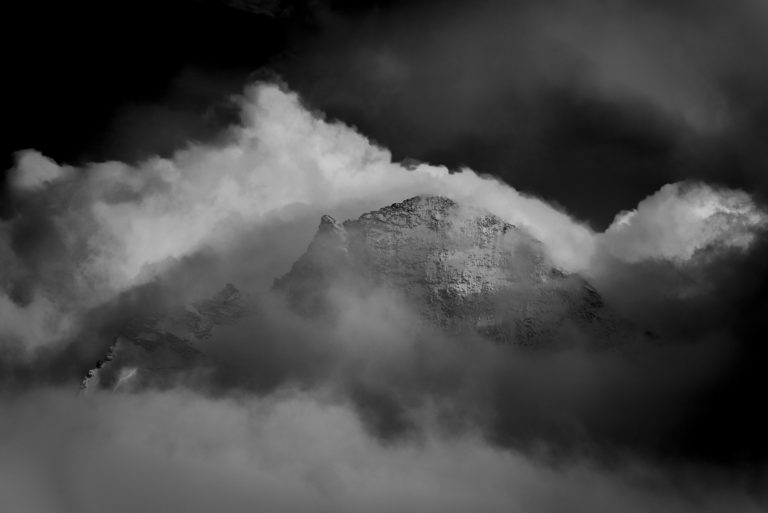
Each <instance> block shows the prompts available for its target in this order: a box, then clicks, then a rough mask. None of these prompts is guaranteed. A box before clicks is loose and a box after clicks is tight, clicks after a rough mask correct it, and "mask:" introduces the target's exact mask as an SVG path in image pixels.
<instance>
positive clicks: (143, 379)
mask: <svg viewBox="0 0 768 513" xmlns="http://www.w3.org/2000/svg"><path fill="white" fill-rule="evenodd" d="M344 287H353V288H355V289H356V290H357V291H361V290H368V289H370V288H373V287H387V288H389V289H390V290H391V291H394V292H395V293H396V294H399V295H400V296H401V298H402V304H403V305H406V307H407V308H411V309H412V310H413V311H414V312H417V313H418V315H419V317H420V318H421V319H423V320H424V322H427V323H431V324H433V325H435V326H437V327H439V328H442V329H445V330H447V331H449V332H451V333H453V334H457V335H461V334H466V333H472V334H477V335H480V336H483V337H486V338H490V339H492V340H494V341H497V342H501V343H508V344H514V345H517V346H526V347H532V348H545V347H547V348H556V347H572V346H581V347H588V348H601V347H611V346H614V345H616V344H617V343H618V342H619V341H620V340H627V339H629V338H631V337H633V336H634V334H635V332H636V331H637V330H635V329H634V328H632V327H631V326H630V325H629V323H627V322H625V321H622V320H620V319H619V318H618V317H617V316H616V315H614V313H613V312H612V311H611V309H610V308H609V307H607V306H606V305H605V304H604V302H603V300H602V298H601V296H600V294H599V293H598V292H597V291H596V290H595V289H594V288H593V287H592V286H591V285H590V284H589V283H588V282H587V281H586V280H584V279H583V278H582V277H580V276H578V275H576V274H568V273H566V272H563V271H562V270H560V269H558V268H557V267H556V266H555V265H554V264H553V263H552V261H551V259H550V258H549V257H548V256H547V252H546V250H545V248H544V246H543V245H542V243H541V242H539V241H538V240H536V239H535V238H534V237H533V236H531V235H530V234H529V233H528V232H527V231H526V230H524V229H522V228H521V227H517V226H514V225H512V224H510V223H508V222H506V221H504V220H503V219H501V218H499V217H497V216H495V215H493V214H490V213H488V212H486V211H483V210H480V209H477V208H471V207H467V206H462V205H459V204H457V203H456V202H454V201H452V200H450V199H448V198H444V197H439V196H417V197H414V198H410V199H408V200H405V201H403V202H401V203H395V204H393V205H390V206H388V207H385V208H382V209H380V210H376V211H373V212H369V213H367V214H363V215H362V216H360V217H359V218H358V219H354V220H348V221H345V222H343V223H340V222H338V221H336V220H335V219H333V218H332V217H330V216H327V215H325V216H323V217H322V218H321V220H320V226H319V228H318V231H317V234H316V235H315V237H314V238H313V240H312V241H311V242H310V244H309V247H308V248H307V250H306V252H305V253H304V254H303V255H302V256H301V257H300V258H299V259H298V260H297V261H296V262H295V263H294V264H293V266H292V267H291V269H290V271H289V272H288V273H287V274H285V275H284V276H282V277H280V278H278V279H276V280H275V283H274V287H273V289H274V292H276V293H278V294H280V295H283V296H284V297H285V299H286V300H287V304H288V305H290V308H292V309H293V310H295V311H296V312H297V313H299V314H301V315H304V316H309V317H317V316H332V315H333V314H334V310H335V309H336V308H338V304H336V302H335V301H334V299H333V298H334V297H335V296H334V295H333V294H332V292H334V291H338V289H339V288H342V289H343V288H344ZM248 311H249V308H248V306H247V305H246V304H245V302H244V300H243V298H242V296H241V294H240V292H239V291H238V290H237V289H236V288H235V287H234V286H233V285H227V286H226V287H225V288H224V289H223V290H222V291H221V292H220V293H219V294H218V295H216V296H215V297H213V298H211V299H209V300H205V301H200V302H197V303H194V304H193V305H190V306H187V307H186V308H180V309H178V310H177V311H172V312H165V313H158V315H157V316H155V317H152V318H142V319H135V320H133V321H131V322H129V323H128V324H126V325H125V327H124V329H123V330H122V332H121V333H120V334H119V335H118V336H117V338H116V339H115V342H114V344H113V345H112V347H111V349H110V351H109V354H108V355H107V356H106V358H105V359H104V360H103V361H101V362H99V364H98V365H97V366H96V368H94V369H93V370H91V371H90V372H89V374H88V376H87V377H86V379H85V380H84V383H83V387H84V388H85V389H93V388H111V389H117V388H121V387H128V386H133V385H131V384H134V385H135V384H136V383H142V384H144V385H154V386H157V385H163V384H165V383H168V382H169V381H173V380H176V379H179V378H180V377H181V376H183V375H184V374H185V373H188V372H189V370H190V369H192V368H200V367H204V366H205V365H206V361H207V358H208V356H206V341H207V339H209V338H210V337H211V334H212V333H213V332H214V331H215V329H216V328H217V326H221V325H224V324H231V323H235V322H237V321H238V320H239V319H240V318H241V317H243V316H244V315H245V314H246V312H248ZM182 371H183V372H182Z"/></svg>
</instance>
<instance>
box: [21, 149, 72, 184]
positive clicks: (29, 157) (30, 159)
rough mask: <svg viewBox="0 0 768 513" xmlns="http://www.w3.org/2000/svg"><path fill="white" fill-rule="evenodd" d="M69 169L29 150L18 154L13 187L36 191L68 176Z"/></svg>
mask: <svg viewBox="0 0 768 513" xmlns="http://www.w3.org/2000/svg"><path fill="white" fill-rule="evenodd" d="M67 172H68V168H66V167H61V166H59V165H58V164H56V162H54V161H53V160H51V159H49V158H48V157H46V156H45V155H43V154H41V153H40V152H37V151H34V150H28V151H23V152H20V153H18V155H17V161H16V167H14V168H13V172H12V173H11V177H10V183H11V187H13V188H15V189H17V190H19V191H24V190H34V189H39V188H41V187H44V186H45V185H46V184H48V183H50V182H54V181H56V180H58V179H60V178H63V177H64V176H66V174H67Z"/></svg>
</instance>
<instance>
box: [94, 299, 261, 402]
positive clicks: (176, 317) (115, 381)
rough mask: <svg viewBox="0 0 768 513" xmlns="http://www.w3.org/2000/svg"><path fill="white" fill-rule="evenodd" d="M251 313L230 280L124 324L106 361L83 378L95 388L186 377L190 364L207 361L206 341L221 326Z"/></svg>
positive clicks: (166, 382) (158, 383)
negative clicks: (208, 293) (203, 295)
mask: <svg viewBox="0 0 768 513" xmlns="http://www.w3.org/2000/svg"><path fill="white" fill-rule="evenodd" d="M247 313H248V305H247V304H246V302H245V300H244V299H243V297H242V294H241V293H240V291H239V290H237V288H235V286H234V285H232V284H227V285H226V286H225V287H224V289H222V290H221V291H220V292H219V293H218V294H216V295H215V296H214V297H213V298H211V299H206V300H203V301H199V302H196V303H193V304H191V305H188V306H187V307H185V308H179V309H177V310H173V311H169V312H159V313H158V315H157V316H154V317H144V318H137V319H132V320H131V321H129V322H128V323H126V324H125V325H124V326H123V328H122V330H121V332H120V334H119V335H118V336H117V337H116V338H115V342H114V343H113V344H112V346H110V348H109V352H108V353H107V355H106V357H105V358H104V360H101V361H99V362H98V363H97V364H96V367H95V368H93V369H91V370H90V371H89V372H88V374H87V376H86V377H85V379H84V380H83V383H82V388H83V390H85V391H89V390H93V389H96V388H108V389H112V390H117V389H118V388H129V387H133V386H136V385H137V384H139V383H140V384H141V385H142V386H153V387H160V388H162V387H165V386H169V385H172V384H174V383H179V382H183V381H184V379H185V378H187V377H189V376H187V374H188V373H189V372H190V371H191V370H192V369H200V370H202V369H204V368H205V367H206V365H207V364H208V363H209V362H208V358H207V356H206V351H205V345H206V343H207V342H208V341H209V340H210V338H211V336H212V334H213V331H214V330H215V329H216V327H217V326H222V325H227V324H232V323H235V322H237V321H238V320H240V319H241V318H242V317H243V316H245V315H246V314H247Z"/></svg>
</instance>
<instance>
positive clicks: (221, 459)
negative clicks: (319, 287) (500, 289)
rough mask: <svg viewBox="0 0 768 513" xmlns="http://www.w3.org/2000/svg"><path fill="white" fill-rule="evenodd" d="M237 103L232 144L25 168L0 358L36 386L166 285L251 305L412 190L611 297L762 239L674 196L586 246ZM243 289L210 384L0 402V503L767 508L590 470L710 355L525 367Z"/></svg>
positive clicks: (722, 487) (668, 351) (701, 380)
mask: <svg viewBox="0 0 768 513" xmlns="http://www.w3.org/2000/svg"><path fill="white" fill-rule="evenodd" d="M240 105H241V109H242V121H241V124H240V125H238V126H234V127H231V129H230V131H229V133H228V137H227V142H226V143H223V144H218V145H190V146H188V147H187V148H186V149H184V150H181V151H178V152H177V153H176V154H174V155H173V156H172V157H171V158H165V159H164V158H153V159H149V160H147V161H145V162H143V163H140V164H138V165H128V164H126V163H121V162H105V163H96V164H91V165H86V166H81V167H73V166H67V165H62V164H58V163H55V162H53V161H52V160H51V159H49V158H47V157H45V156H43V155H41V154H39V153H37V152H34V151H26V152H22V153H20V154H19V156H18V161H17V165H16V167H15V168H14V169H13V170H12V173H11V177H12V178H11V186H12V193H13V194H14V197H15V200H16V204H17V209H18V212H17V214H16V216H15V217H14V218H11V219H10V220H7V221H4V222H3V224H2V225H1V226H0V276H1V277H2V282H1V283H0V285H2V289H0V290H1V291H2V293H1V294H0V340H1V341H2V348H3V349H4V350H8V351H10V350H18V351H19V352H20V353H21V354H24V355H25V357H26V362H27V363H28V364H29V366H30V367H31V368H33V369H34V367H35V366H36V365H38V364H40V365H42V362H43V359H42V358H40V359H39V360H36V359H35V355H37V354H38V352H39V351H40V349H41V348H42V349H47V350H51V349H55V348H59V347H60V346H61V347H66V346H67V344H69V343H72V340H76V341H78V342H80V343H83V341H85V342H84V343H86V344H87V343H90V342H91V339H90V338H89V337H95V338H96V339H97V338H98V337H106V335H105V334H104V333H102V332H101V331H99V329H98V328H99V326H98V325H99V323H100V322H107V321H105V319H109V320H114V319H113V318H117V320H119V319H120V316H121V315H127V314H126V312H128V311H131V312H133V310H131V308H134V307H135V306H136V304H139V305H140V306H141V305H142V304H143V303H147V304H148V305H149V306H150V307H151V306H153V305H155V303H157V304H160V303H162V299H163V298H158V297H155V296H156V294H154V292H156V290H163V286H165V287H166V289H167V290H165V292H164V293H165V295H169V296H174V295H175V294H178V296H179V297H174V299H176V300H179V301H181V300H183V299H185V298H186V297H187V295H191V294H193V292H194V293H197V292H200V291H199V290H197V289H196V287H198V286H200V287H202V289H205V288H206V287H209V288H211V289H215V288H217V287H220V286H221V285H222V284H223V283H224V282H225V280H228V279H230V278H233V277H235V278H243V280H244V284H245V285H244V288H245V289H257V288H258V287H261V288H262V289H264V288H267V287H268V286H269V284H270V283H271V280H272V279H273V278H275V277H276V276H279V275H280V274H282V273H283V272H285V271H286V270H287V268H288V266H290V263H291V262H293V261H294V260H295V259H296V258H297V257H298V255H299V254H300V253H301V252H302V251H303V249H304V248H305V247H306V245H307V243H308V242H309V240H310V239H311V237H312V235H313V232H314V230H315V229H316V226H317V222H318V219H319V215H320V214H322V213H330V214H333V215H334V216H336V217H339V218H342V219H343V218H349V217H356V216H358V215H359V214H360V213H362V212H366V211H369V210H373V209H377V208H380V207H382V206H384V205H387V204H389V203H392V202H395V201H400V200H403V199H405V198H407V197H410V196H413V195H416V194H424V193H433V194H441V195H445V196H449V197H451V198H453V199H455V200H457V201H458V202H460V203H464V204H468V205H475V206H480V207H483V208H485V209H488V210H490V211H491V212H493V213H495V214H497V215H499V216H500V217H502V218H504V219H506V220H508V221H510V222H512V223H514V224H517V225H519V226H521V227H524V228H526V229H527V230H529V231H530V232H531V233H532V234H533V235H534V236H535V237H537V238H538V239H540V240H541V241H542V242H543V243H544V247H545V248H546V251H547V252H548V253H549V254H550V255H551V257H552V258H553V260H554V261H555V262H556V263H557V264H558V265H559V266H560V267H562V268H564V269H566V270H569V271H576V272H582V273H584V274H585V275H587V276H588V277H597V278H599V283H601V284H603V285H604V286H605V287H606V288H607V289H609V292H610V291H614V292H616V291H619V292H623V291H624V290H625V287H624V285H625V282H624V281H622V279H623V278H626V277H628V276H635V275H636V272H637V269H638V266H645V265H651V268H652V271H651V272H652V276H653V277H654V279H653V280H651V279H645V280H640V281H637V282H633V286H634V287H636V288H637V289H643V287H645V288H644V289H643V290H647V291H648V292H649V294H651V293H655V291H656V290H657V289H655V288H654V287H657V286H659V287H667V288H664V289H663V290H669V285H668V283H669V280H667V277H668V276H669V275H668V274H665V273H667V272H669V271H668V269H669V268H668V267H663V272H661V271H658V270H657V269H656V267H653V266H657V265H659V263H661V264H664V265H668V266H671V268H672V271H671V272H673V275H674V276H678V275H679V274H680V272H681V270H682V271H686V270H687V269H689V268H690V269H699V268H700V266H701V265H702V264H701V261H700V259H699V258H698V256H699V255H700V254H701V253H702V252H706V251H710V250H712V249H713V248H714V250H716V251H717V252H718V253H723V254H725V255H727V256H728V255H732V254H748V253H749V252H750V250H751V249H752V247H753V246H754V245H755V244H756V242H755V241H758V240H759V239H760V237H761V233H762V230H764V228H765V226H766V223H767V222H768V218H766V214H765V213H764V212H763V211H762V210H760V208H759V207H758V206H756V205H755V204H754V202H753V201H752V199H751V198H750V197H749V196H748V195H747V194H745V193H743V192H739V191H732V190H726V189H722V188H715V187H711V186H708V185H706V184H697V183H684V184H670V185H668V186H665V187H664V188H662V189H661V190H659V191H658V192H656V193H655V194H653V195H651V196H650V197H649V198H647V199H645V200H644V201H642V202H641V203H640V204H639V205H637V206H636V208H635V209H634V210H631V211H627V212H623V213H619V214H618V215H617V218H616V220H615V222H614V223H613V224H612V225H611V226H610V227H609V228H608V229H607V230H606V231H605V232H604V233H598V232H595V231H594V230H592V229H590V228H589V227H587V226H586V225H585V224H583V223H581V222H579V221H578V220H577V219H574V218H573V217H571V216H570V215H569V214H568V213H567V212H564V211H563V210H562V209H560V208H557V207H555V206H553V205H550V204H548V203H547V202H545V201H543V200H540V199H537V198H535V197H531V196H529V195H526V194H523V193H521V192H519V191H517V190H515V189H514V188H512V187H510V186H509V185H506V184H504V183H502V182H500V181H499V180H496V179H494V178H491V177H487V176H483V175H481V174H478V173H477V172H475V171H472V170H469V169H462V170H459V171H457V172H450V171H449V170H448V169H446V168H445V167H441V166H437V165H430V164H420V165H418V166H416V167H415V168H414V167H413V166H404V165H401V164H399V163H396V162H393V161H392V157H391V155H390V153H389V152H388V151H387V150H386V149H384V148H382V147H380V146H377V145H376V144H374V143H372V142H371V141H370V140H369V139H367V138H366V137H365V136H363V135H362V134H360V133H359V132H358V131H356V130H355V129H353V128H351V127H349V126H347V125H344V124H343V123H340V122H332V121H328V120H325V119H323V117H322V116H321V115H319V114H317V113H313V112H311V111H310V110H309V109H307V108H305V107H304V106H303V105H302V103H301V101H300V99H299V97H298V96H297V95H296V94H294V93H291V92H290V91H286V90H285V88H282V87H279V86H276V85H273V84H265V83H261V84H256V85H253V86H251V87H249V88H248V90H247V91H246V92H245V93H244V95H243V96H242V97H241V98H240ZM630 207H631V205H630ZM728 258H730V256H728ZM674 273H677V274H674ZM158 283H160V284H161V286H158V287H159V289H153V288H152V287H153V286H156V285H157V284H158ZM649 284H650V285H649ZM248 291H252V292H254V293H255V295H256V297H257V298H258V299H259V300H262V301H264V304H263V307H264V310H263V312H262V315H261V316H256V317H254V318H250V319H248V320H246V321H244V322H243V324H242V325H241V326H239V327H238V326H233V327H230V328H227V329H224V330H223V331H222V333H221V334H220V335H219V339H218V340H217V344H215V345H213V346H212V347H213V348H212V354H213V356H214V357H216V358H218V359H219V360H221V361H222V362H225V363H226V364H228V365H227V366H223V367H222V368H221V369H219V370H218V374H216V375H215V376H213V385H212V386H210V387H208V388H207V389H205V390H203V391H198V392H193V391H191V390H189V389H187V388H185V387H181V386H180V387H175V388H173V389H171V390H168V391H164V392H159V391H155V392H136V393H126V394H103V393H96V394H94V395H91V396H76V395H74V393H72V394H69V393H64V392H61V391H51V390H46V389H41V388H39V387H37V386H32V387H31V388H30V389H29V390H26V391H25V392H23V393H20V394H17V395H13V394H6V395H3V396H2V397H0V406H2V410H3V412H4V414H3V415H2V417H0V451H2V453H3V454H4V455H5V456H4V457H3V458H2V460H0V501H4V502H0V506H1V507H0V509H2V510H8V511H41V512H47V511H52V512H53V511H65V512H68V511H78V512H82V511H85V512H88V511H104V510H105V504H108V508H107V509H108V510H110V511H136V510H158V509H165V510H170V511H175V510H185V511H210V510H213V509H216V510H222V511H252V510H253V509H254V508H257V509H261V510H268V511H303V510H313V511H390V510H392V509H393V508H395V509H400V510H405V511H432V510H434V509H436V508H440V509H442V510H446V511H466V510H468V509H477V510H482V511H496V510H498V511H509V510H520V511H530V510H536V511H561V510H562V508H563V504H564V503H567V504H568V509H569V510H571V511H600V510H603V511H611V510H617V509H621V510H622V511H647V510H649V509H652V510H656V511H670V512H682V511H701V510H702V509H703V510H705V511H707V510H710V511H722V510H723V509H725V508H727V509H728V510H729V511H758V510H759V506H762V504H758V503H757V502H756V501H757V500H762V498H759V499H758V498H755V495H754V493H752V490H749V487H748V486H746V485H744V484H743V483H740V482H737V481H736V480H735V479H733V478H727V477H724V476H722V475H720V474H718V473H717V471H713V473H712V474H711V475H710V474H709V473H707V472H702V471H701V469H694V470H690V469H686V468H684V465H683V466H681V467H680V468H678V467H675V468H668V467H666V466H664V465H660V464H657V463H654V462H653V461H645V460H644V459H643V458H641V457H637V456H636V455H634V454H627V455H623V454H622V462H623V463H622V465H621V466H620V467H619V468H620V470H615V471H612V472H608V471H606V470H605V468H604V467H602V466H600V465H598V464H596V463H594V462H593V460H592V459H591V458H590V455H591V452H592V451H593V450H594V447H593V444H598V443H605V444H606V445H610V444H611V443H613V442H617V443H618V444H619V446H621V442H622V441H626V440H628V439H629V440H632V439H635V438H642V439H645V438H648V439H649V440H652V439H653V437H654V435H655V434H656V433H657V431H656V430H660V431H658V432H661V431H663V428H659V424H664V423H665V422H669V423H674V420H675V419H677V418H678V416H680V415H683V414H684V413H685V411H684V409H683V408H682V407H681V405H684V404H685V401H686V400H687V399H688V398H689V397H691V394H692V391H693V390H694V389H695V388H696V387H699V386H702V385H706V384H708V383H711V380H712V379H713V376H717V374H718V372H719V370H720V365H721V363H722V361H723V360H725V359H727V358H728V356H729V354H730V353H729V349H728V348H727V347H723V346H724V345H727V342H728V338H727V337H724V338H722V339H717V340H714V341H711V340H709V339H703V340H700V342H701V343H700V344H699V345H697V346H696V347H695V348H694V351H695V354H696V355H697V357H696V358H695V359H690V358H689V357H690V355H691V354H692V352H691V349H690V348H689V347H677V346H674V345H672V346H664V347H660V348H657V349H658V352H650V353H644V352H642V351H640V352H639V353H634V354H631V355H629V356H628V357H627V358H624V357H616V356H615V355H612V354H611V355H598V356H596V355H589V354H584V353H581V352H576V353H567V352H566V353H561V354H559V355H554V356H553V355H544V356H537V355H523V354H521V353H518V352H515V351H506V349H509V348H504V347H497V346H492V345H488V344H486V345H483V344H482V342H481V341H476V342H478V343H477V344H474V345H472V344H467V343H466V342H467V341H466V340H453V339H452V338H451V337H448V336H446V335H445V334H440V333H438V332H436V331H434V330H430V329H428V328H425V327H424V326H423V325H422V324H420V323H419V320H418V319H416V318H415V314H414V313H413V312H412V311H410V310H409V309H408V308H407V305H405V304H404V303H403V302H401V301H400V300H399V297H398V296H397V295H396V294H395V295H393V294H392V291H388V290H378V289H376V290H366V291H363V293H361V292H360V291H347V290H343V289H342V290H340V291H337V295H336V296H335V302H336V303H337V305H338V306H339V307H340V308H339V310H340V311H341V312H342V315H340V316H339V317H337V318H335V319H334V320H333V322H331V323H329V324H328V323H326V324H323V323H322V322H315V321H311V320H307V319H302V318H300V317H297V316H296V314H295V313H292V312H290V311H288V310H287V309H285V308H283V306H282V305H281V304H280V303H279V302H278V301H275V300H274V298H272V297H270V296H269V294H265V295H261V292H262V291H263V290H248ZM693 293H694V294H695V293H696V291H695V290H694V292H693ZM160 295H161V296H162V294H160ZM638 295H640V293H639V292H638ZM182 302H183V301H182ZM129 307H130V308H129ZM630 310H631V308H630ZM89 329H90V330H92V331H95V333H92V332H89V331H88V330H89ZM100 343H101V344H106V343H109V340H106V339H105V340H102V341H101V342H100ZM97 349H98V348H97ZM502 351H504V353H502ZM64 354H66V353H64ZM502 354H503V355H504V356H502ZM101 355H103V353H101V354H100V356H101ZM648 375H653V377H654V379H653V380H651V381H652V382H650V383H649V382H647V376H648ZM203 388H205V387H203ZM627 405H631V408H628V406H627ZM628 409H630V410H631V411H629V412H628V411H627V410H628ZM616 412H621V415H617V414H616ZM659 419H663V421H662V420H659ZM563 430H565V431H568V433H566V434H563V433H561V432H560V431H563ZM638 432H639V433H641V435H638V434H637V433H638ZM389 433H395V434H398V435H402V436H394V437H392V436H387V435H388V434H389ZM573 433H575V435H574V434H573ZM537 437H539V438H542V437H543V438H544V440H543V441H541V440H539V439H537ZM547 440H549V441H553V440H554V441H560V442H561V443H562V444H564V445H568V444H569V443H570V444H577V445H580V444H583V446H579V447H576V448H575V449H574V448H571V449H574V450H573V451H572V452H573V454H574V455H573V456H572V457H569V458H568V459H567V464H565V465H561V467H553V466H550V465H548V464H546V463H545V462H544V461H545V459H544V458H539V457H538V456H537V455H536V453H537V451H538V450H541V451H544V452H546V450H545V449H546V447H544V448H541V447H540V446H539V445H538V444H539V443H541V444H542V446H546V441H547ZM585 453H586V455H585ZM667 480H669V481H667ZM709 480H711V482H712V483H715V484H713V485H712V486H709V487H707V486H704V485H703V484H707V483H709V482H710V481H709ZM669 483H674V484H669Z"/></svg>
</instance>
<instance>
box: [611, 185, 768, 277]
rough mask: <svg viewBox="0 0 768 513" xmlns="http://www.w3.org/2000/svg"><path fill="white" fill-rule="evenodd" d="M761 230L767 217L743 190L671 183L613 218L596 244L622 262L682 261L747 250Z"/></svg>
mask: <svg viewBox="0 0 768 513" xmlns="http://www.w3.org/2000/svg"><path fill="white" fill-rule="evenodd" d="M766 226H768V214H766V213H765V212H764V211H762V210H761V209H759V208H758V207H757V206H756V205H755V204H754V203H753V202H752V199H751V198H750V197H749V195H748V194H746V193H744V192H742V191H733V190H725V189H718V188H713V187H710V186H707V185H705V184H682V183H675V184H669V185H665V186H664V187H662V188H661V190H659V191H658V192H656V193H655V194H654V195H652V196H650V197H648V198H646V199H644V200H643V201H641V202H640V204H639V205H638V206H637V208H636V209H635V210H631V211H627V212H622V213H620V214H619V215H617V216H616V219H615V220H614V222H613V224H611V226H610V227H608V229H607V230H606V231H605V233H604V234H603V235H602V237H601V240H602V241H603V243H604V244H606V246H607V249H608V251H609V252H610V253H611V254H613V255H614V256H616V257H618V258H620V259H621V260H623V261H625V262H639V261H642V260H653V259H659V260H670V261H673V262H685V261H687V260H690V259H691V258H693V257H694V256H695V255H696V254H697V253H699V252H703V251H706V250H722V249H730V248H739V249H747V248H749V246H750V244H751V243H752V242H753V241H754V239H755V237H756V236H757V235H758V234H759V233H760V231H761V230H763V229H765V228H766Z"/></svg>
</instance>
